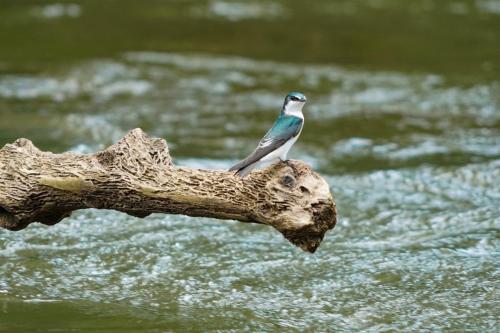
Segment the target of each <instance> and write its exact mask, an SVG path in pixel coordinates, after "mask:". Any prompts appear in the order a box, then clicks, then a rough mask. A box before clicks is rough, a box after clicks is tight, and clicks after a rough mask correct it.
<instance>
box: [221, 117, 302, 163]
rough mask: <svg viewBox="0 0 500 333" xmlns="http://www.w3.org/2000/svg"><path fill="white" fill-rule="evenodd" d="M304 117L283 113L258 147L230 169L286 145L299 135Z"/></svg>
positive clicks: (255, 159) (253, 160)
mask: <svg viewBox="0 0 500 333" xmlns="http://www.w3.org/2000/svg"><path fill="white" fill-rule="evenodd" d="M303 122H304V121H303V119H302V118H299V117H295V116H287V115H281V116H280V117H279V118H278V119H277V120H276V122H275V123H274V125H273V127H271V129H270V130H269V131H268V132H267V133H266V135H265V136H264V137H263V138H262V140H260V142H259V145H258V146H257V148H256V149H255V150H254V151H253V153H251V154H250V155H249V156H248V157H247V158H245V159H244V160H243V161H240V162H238V163H237V164H235V165H233V166H232V167H231V168H230V169H229V170H230V171H231V170H240V169H242V168H244V167H246V166H248V165H250V164H252V163H255V162H257V161H258V160H260V159H261V158H262V157H264V156H266V155H267V154H269V153H271V152H272V151H274V150H276V149H278V148H279V147H281V146H282V145H284V144H285V143H286V142H287V141H288V140H290V139H291V138H293V137H295V136H297V135H298V134H299V133H300V130H301V129H302V124H303Z"/></svg>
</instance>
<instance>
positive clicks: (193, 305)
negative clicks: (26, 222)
mask: <svg viewBox="0 0 500 333" xmlns="http://www.w3.org/2000/svg"><path fill="white" fill-rule="evenodd" d="M499 78H500V1H498V0H456V1H452V0H415V1H401V0H369V1H368V0H345V1H344V0H316V1H295V0H287V1H284V0H249V1H229V0H211V1H203V0H197V1H195V0H192V1H190V0H184V1H160V0H150V1H133V0H120V1H113V0H107V1H102V0H87V1H57V2H51V1H42V0H38V1H28V0H25V1H18V0H0V146H3V145H4V144H6V143H10V142H12V141H14V140H15V139H16V138H18V137H27V138H30V139H31V140H32V141H33V142H34V143H35V144H36V145H37V146H38V147H40V148H42V149H44V150H50V151H53V152H62V151H67V150H72V151H78V152H84V153H88V152H94V151H97V150H99V149H102V148H105V147H106V146H108V145H110V144H112V143H113V142H115V141H116V140H118V139H119V138H120V137H121V136H123V135H124V134H125V133H126V132H127V131H128V130H130V129H132V128H135V127H141V128H143V129H144V130H145V131H147V132H148V133H149V134H151V135H154V136H161V137H164V138H165V139H166V140H167V141H168V143H169V146H170V149H171V154H172V155H173V157H174V158H175V160H176V163H177V164H180V165H187V166H193V167H202V168H214V169H222V168H227V167H229V166H230V165H231V164H232V163H234V162H235V161H237V160H238V159H240V158H242V157H244V156H246V155H247V154H248V153H249V152H251V150H252V149H253V148H254V147H255V145H256V143H257V142H258V140H259V139H260V138H261V137H262V135H263V134H264V133H265V132H266V131H267V129H268V128H269V127H270V126H271V124H272V122H273V121H274V119H275V118H276V116H277V115H278V113H279V110H280V107H281V105H282V102H283V98H284V96H285V95H286V93H287V92H289V91H292V90H297V91H301V92H303V93H304V94H305V95H306V96H307V97H308V104H307V105H306V107H305V110H304V113H305V117H306V124H305V128H304V131H303V132H302V135H301V138H300V140H299V141H298V142H297V144H296V145H295V147H294V149H293V150H292V152H291V154H290V155H291V156H290V157H291V158H297V159H302V160H305V161H306V162H307V163H309V164H311V165H312V166H313V167H314V168H315V169H316V170H317V171H318V172H320V173H321V174H322V175H323V176H325V178H326V179H327V180H328V181H329V183H330V185H331V190H332V192H333V193H334V195H335V198H336V201H337V205H338V209H339V215H340V216H339V223H338V224H337V227H336V228H335V229H334V230H333V231H332V232H330V233H328V234H327V236H326V238H325V241H324V243H323V244H322V246H321V247H320V248H319V250H318V251H317V252H316V254H314V255H310V254H306V253H303V252H301V251H300V250H299V249H297V248H294V247H292V245H290V244H288V243H287V242H286V241H285V240H284V239H283V238H282V237H281V236H280V235H279V234H278V233H277V232H275V231H274V230H271V228H268V227H264V226H259V225H250V224H243V223H238V222H232V221H216V220H211V219H202V218H187V217H183V216H169V215H154V216H150V217H148V218H146V219H144V220H141V219H137V218H133V217H130V216H126V215H123V214H120V213H117V212H111V211H97V210H87V211H82V212H77V213H75V214H74V215H73V216H72V217H71V218H68V219H66V220H65V221H64V222H62V223H60V224H58V225H56V226H53V227H46V226H41V225H32V226H30V227H29V228H28V229H26V230H24V231H21V232H17V233H14V232H8V231H6V230H3V231H2V230H0V331H5V332H25V331H32V330H35V329H36V330H38V331H48V330H52V331H63V332H66V331H70V330H71V331H75V332H79V331H89V332H137V331H141V332H166V331H207V330H214V331H228V332H232V331H235V332H236V331H238V332H240V331H266V332H272V331H275V332H281V331H283V330H284V329H285V330H286V331H290V332H304V331H307V332H320V331H363V332H379V331H380V332H388V331H443V330H450V331H474V332H494V331H496V330H495V328H496V329H498V327H499V326H498V325H499V323H498V318H499V317H500V310H499V307H498V304H499V303H498V302H499V300H500V295H499V289H498V288H499V281H500V266H499V255H500V231H499V230H500V208H499V202H500V79H499Z"/></svg>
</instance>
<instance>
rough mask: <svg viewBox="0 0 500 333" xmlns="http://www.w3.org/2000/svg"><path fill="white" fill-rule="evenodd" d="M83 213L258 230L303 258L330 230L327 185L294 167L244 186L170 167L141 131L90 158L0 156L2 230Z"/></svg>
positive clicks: (28, 146)
mask: <svg viewBox="0 0 500 333" xmlns="http://www.w3.org/2000/svg"><path fill="white" fill-rule="evenodd" d="M84 208H102V209H114V210H117V211H121V212H125V213H127V214H130V215H133V216H137V217H145V216H148V215H149V214H151V213H169V214H184V215H189V216H206V217H213V218H218V219H234V220H239V221H242V222H254V223H263V224H267V225H270V226H272V227H274V228H276V229H277V230H279V231H280V232H281V233H282V234H283V235H284V236H285V238H286V239H288V240H289V241H290V242H292V243H293V244H295V245H297V246H299V247H300V248H302V249H303V250H305V251H309V252H314V251H315V250H316V249H317V247H318V246H319V245H320V243H321V241H322V239H323V236H324V234H325V233H326V232H327V231H328V230H330V229H332V228H333V227H334V226H335V223H336V208H335V203H334V201H333V198H332V195H331V193H330V190H329V186H328V184H327V183H326V181H325V180H324V179H323V178H321V177H320V176H319V175H318V174H316V173H315V172H313V171H312V170H311V168H310V167H309V166H307V165H306V164H304V163H303V162H301V161H288V162H281V163H278V164H275V165H273V166H271V167H269V168H267V169H263V170H259V171H256V172H253V173H251V174H250V175H249V176H248V177H246V178H243V179H242V178H239V177H237V176H235V175H234V174H233V173H231V172H227V171H219V170H201V169H193V168H185V167H176V166H174V165H173V164H172V160H171V158H170V155H169V152H168V147H167V143H166V141H165V140H163V139H158V138H150V137H148V136H147V135H146V134H145V133H144V132H143V131H142V130H140V129H135V130H132V131H131V132H129V133H128V134H127V135H126V136H125V137H124V138H123V139H122V140H120V141H119V142H118V143H116V144H114V145H112V146H111V147H109V148H107V149H106V150H103V151H101V152H97V153H95V154H91V155H85V154H78V153H72V152H68V153H63V154H53V153H50V152H43V151H40V150H39V149H38V148H36V147H35V146H34V145H33V144H32V142H31V141H29V140H27V139H18V140H17V141H15V142H14V143H13V144H7V145H5V146H4V147H3V148H2V149H0V226H1V227H3V228H6V229H9V230H21V229H23V228H25V227H26V226H28V225H29V224H30V223H33V222H40V223H43V224H47V225H53V224H56V223H58V222H59V221H61V220H62V219H64V218H65V217H68V216H69V215H70V214H71V212H73V211H75V210H78V209H84Z"/></svg>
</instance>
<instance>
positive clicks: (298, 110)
mask: <svg viewBox="0 0 500 333" xmlns="http://www.w3.org/2000/svg"><path fill="white" fill-rule="evenodd" d="M306 101H307V99H306V96H304V94H302V93H299V92H291V93H289V94H288V95H286V97H285V103H284V104H283V110H282V112H283V113H285V114H287V115H292V116H300V117H301V116H302V107H303V106H304V104H306Z"/></svg>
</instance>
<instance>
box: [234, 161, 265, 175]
mask: <svg viewBox="0 0 500 333" xmlns="http://www.w3.org/2000/svg"><path fill="white" fill-rule="evenodd" d="M238 164H240V163H238ZM238 164H236V165H235V166H233V167H232V168H230V169H229V171H236V174H237V175H238V176H240V177H241V178H243V177H246V176H247V175H248V174H249V173H250V172H251V171H252V170H253V169H254V168H255V167H256V166H257V164H258V162H254V163H250V164H248V165H243V166H241V165H238Z"/></svg>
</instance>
